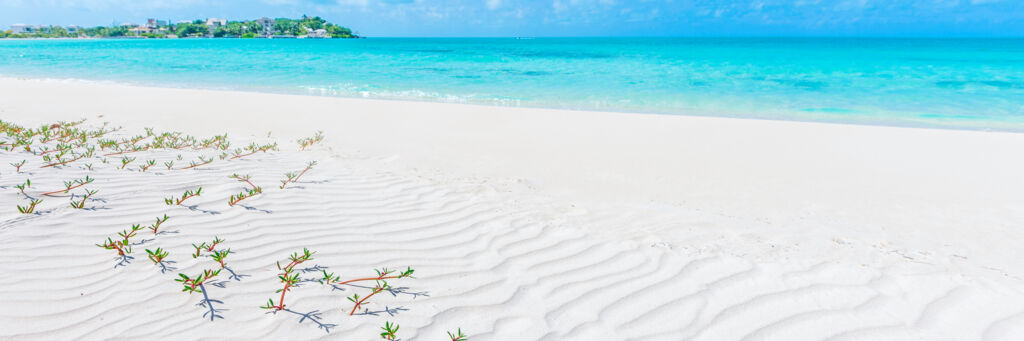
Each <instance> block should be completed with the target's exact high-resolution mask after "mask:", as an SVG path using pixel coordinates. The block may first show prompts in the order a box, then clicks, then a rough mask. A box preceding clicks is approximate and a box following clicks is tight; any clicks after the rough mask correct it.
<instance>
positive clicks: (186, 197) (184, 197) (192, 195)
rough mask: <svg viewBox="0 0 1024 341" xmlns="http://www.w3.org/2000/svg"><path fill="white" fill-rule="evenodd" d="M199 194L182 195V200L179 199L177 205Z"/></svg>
mask: <svg viewBox="0 0 1024 341" xmlns="http://www.w3.org/2000/svg"><path fill="white" fill-rule="evenodd" d="M197 195H198V194H191V195H186V196H183V197H181V200H178V202H177V205H181V203H183V202H185V200H186V199H188V198H191V197H194V196H197Z"/></svg>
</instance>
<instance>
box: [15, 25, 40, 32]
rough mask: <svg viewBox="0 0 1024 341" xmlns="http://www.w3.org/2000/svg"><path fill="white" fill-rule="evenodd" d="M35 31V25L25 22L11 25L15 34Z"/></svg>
mask: <svg viewBox="0 0 1024 341" xmlns="http://www.w3.org/2000/svg"><path fill="white" fill-rule="evenodd" d="M33 31H35V26H32V25H25V24H14V25H11V33H14V34H21V33H32V32H33Z"/></svg>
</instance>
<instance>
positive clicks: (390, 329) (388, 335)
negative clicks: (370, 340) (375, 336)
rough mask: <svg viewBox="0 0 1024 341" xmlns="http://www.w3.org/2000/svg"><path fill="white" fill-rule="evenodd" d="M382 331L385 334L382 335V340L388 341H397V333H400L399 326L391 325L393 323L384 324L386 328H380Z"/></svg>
mask: <svg viewBox="0 0 1024 341" xmlns="http://www.w3.org/2000/svg"><path fill="white" fill-rule="evenodd" d="M380 329H382V330H384V331H383V332H381V333H380V338H382V339H386V340H394V339H395V333H397V332H398V324H397V323H395V324H391V322H384V326H383V327H380Z"/></svg>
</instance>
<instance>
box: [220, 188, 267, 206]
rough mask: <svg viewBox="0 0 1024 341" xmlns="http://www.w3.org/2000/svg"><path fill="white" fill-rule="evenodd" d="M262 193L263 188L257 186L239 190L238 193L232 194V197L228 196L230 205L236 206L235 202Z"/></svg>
mask: <svg viewBox="0 0 1024 341" xmlns="http://www.w3.org/2000/svg"><path fill="white" fill-rule="evenodd" d="M261 193H263V189H262V188H260V187H256V188H253V189H247V190H245V191H242V192H238V194H232V195H231V197H229V198H228V206H235V204H237V203H239V202H240V201H242V200H245V199H248V198H252V197H254V196H256V195H259V194H261Z"/></svg>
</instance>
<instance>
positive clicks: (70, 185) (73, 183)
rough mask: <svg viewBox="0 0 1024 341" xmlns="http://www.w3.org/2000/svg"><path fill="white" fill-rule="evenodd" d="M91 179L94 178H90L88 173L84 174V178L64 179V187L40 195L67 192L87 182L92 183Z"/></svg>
mask: <svg viewBox="0 0 1024 341" xmlns="http://www.w3.org/2000/svg"><path fill="white" fill-rule="evenodd" d="M93 180H96V179H93V178H90V177H89V176H88V175H86V176H85V178H84V179H75V180H71V181H64V189H61V190H56V191H53V192H46V193H43V194H42V195H54V194H57V193H67V192H68V191H70V190H73V189H75V188H79V187H82V186H85V185H88V184H90V183H92V182H93Z"/></svg>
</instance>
